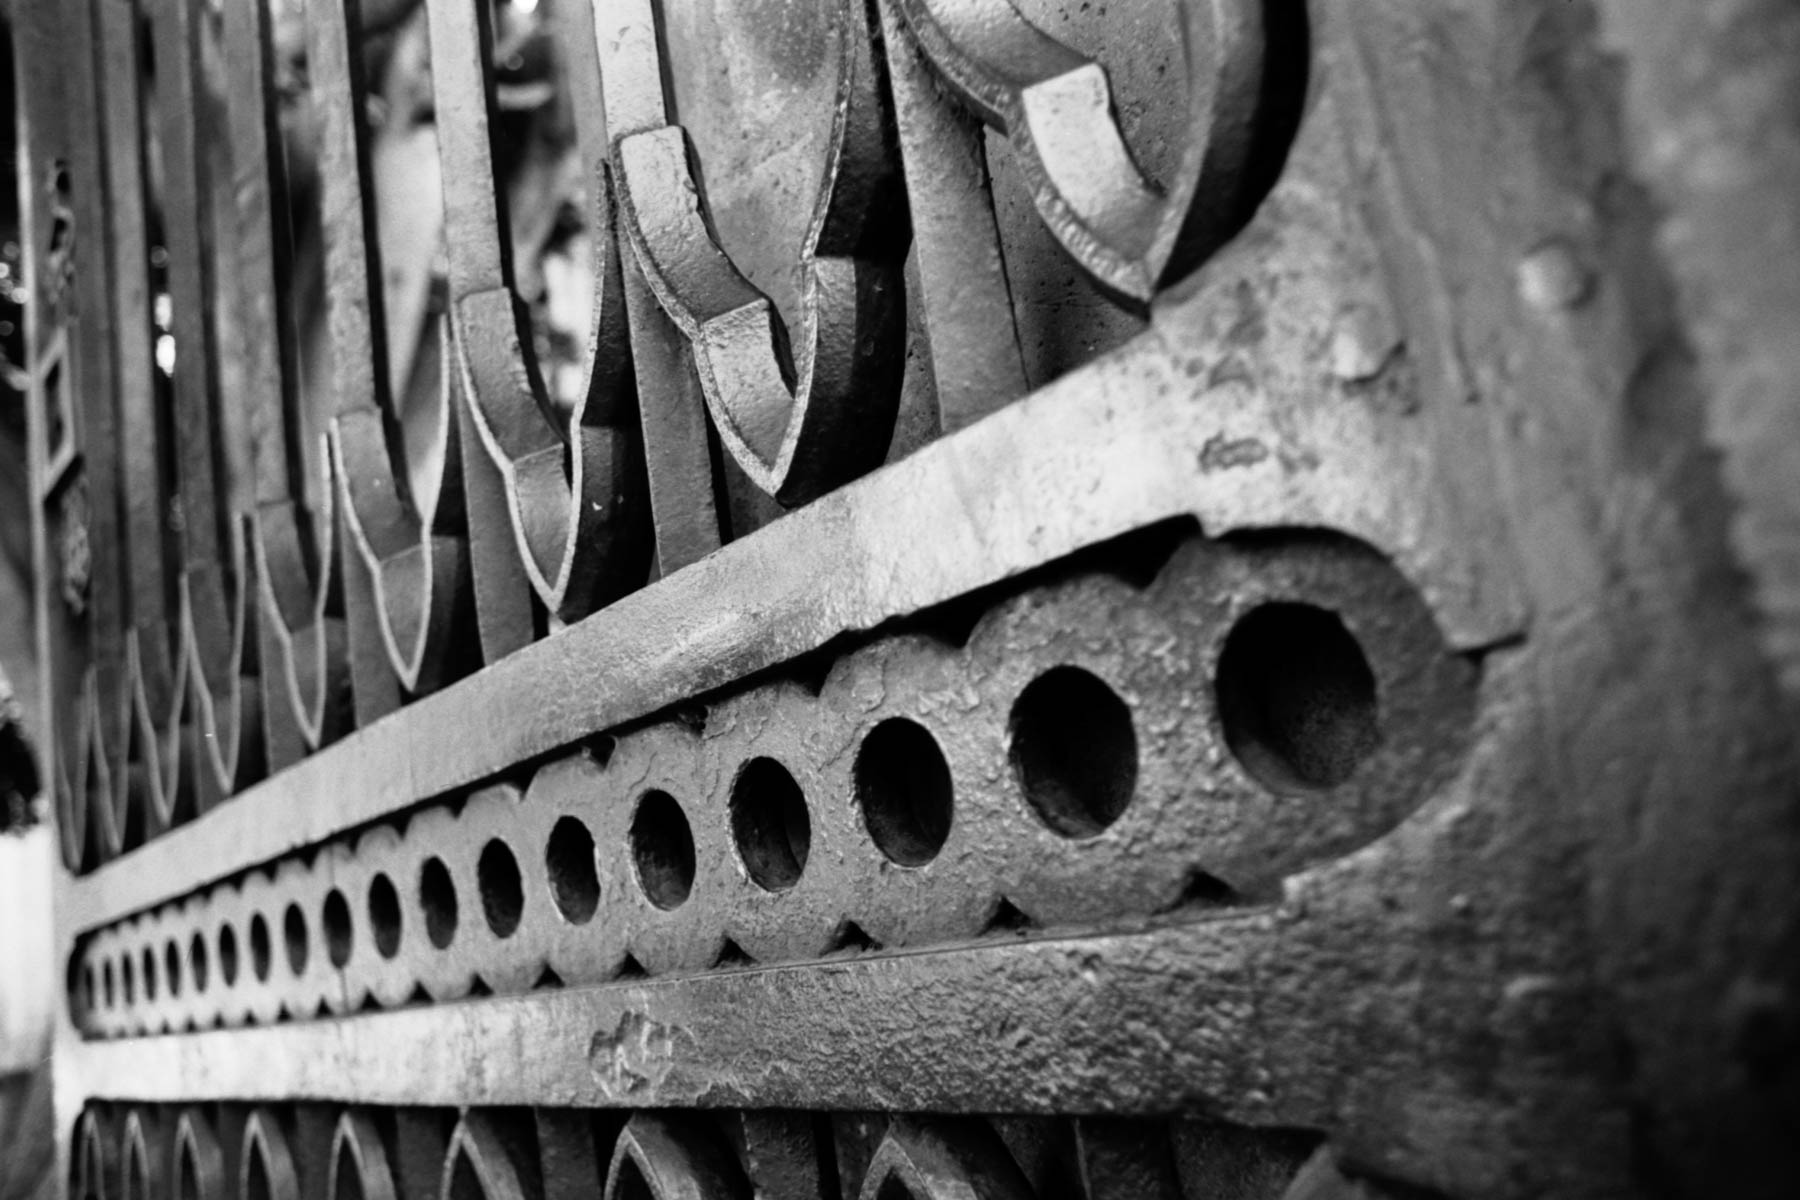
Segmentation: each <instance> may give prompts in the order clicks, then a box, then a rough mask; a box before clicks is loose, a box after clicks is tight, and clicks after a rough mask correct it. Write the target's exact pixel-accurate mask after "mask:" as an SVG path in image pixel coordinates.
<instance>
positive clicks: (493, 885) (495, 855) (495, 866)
mask: <svg viewBox="0 0 1800 1200" xmlns="http://www.w3.org/2000/svg"><path fill="white" fill-rule="evenodd" d="M475 882H476V884H477V886H479V887H480V888H481V911H482V914H483V915H484V916H486V917H487V923H488V928H489V929H491V930H493V931H494V936H495V937H502V938H505V937H511V936H512V935H513V930H515V929H517V928H518V927H519V917H520V916H521V915H522V914H523V913H524V911H525V888H524V883H523V881H522V880H521V879H520V878H519V860H518V859H516V858H514V857H513V852H512V847H510V846H508V845H507V844H506V843H505V842H503V841H501V840H500V839H499V838H494V839H492V840H490V841H489V842H488V844H487V845H485V846H483V847H482V848H481V858H480V859H479V860H477V861H476V863H475Z"/></svg>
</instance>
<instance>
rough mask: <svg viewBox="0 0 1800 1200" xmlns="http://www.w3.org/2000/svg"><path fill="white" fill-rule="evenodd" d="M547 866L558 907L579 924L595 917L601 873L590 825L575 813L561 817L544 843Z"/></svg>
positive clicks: (551, 893)
mask: <svg viewBox="0 0 1800 1200" xmlns="http://www.w3.org/2000/svg"><path fill="white" fill-rule="evenodd" d="M544 868H545V870H547V871H548V872H549V875H550V895H551V898H552V899H554V900H555V901H556V908H557V911H558V912H560V913H562V915H563V916H564V917H566V918H567V919H568V920H569V921H570V922H571V923H573V924H576V925H584V924H586V923H587V922H588V921H590V920H591V919H593V916H594V911H595V910H596V909H598V908H599V907H600V874H599V870H598V868H597V867H596V866H595V860H594V835H593V834H591V833H589V832H588V827H587V826H586V825H583V824H582V823H581V822H580V821H578V820H576V819H575V818H574V817H559V818H558V819H557V822H556V824H555V825H554V826H553V827H551V830H550V841H549V842H548V843H546V844H545V846H544Z"/></svg>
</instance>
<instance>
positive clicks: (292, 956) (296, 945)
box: [281, 904, 307, 976]
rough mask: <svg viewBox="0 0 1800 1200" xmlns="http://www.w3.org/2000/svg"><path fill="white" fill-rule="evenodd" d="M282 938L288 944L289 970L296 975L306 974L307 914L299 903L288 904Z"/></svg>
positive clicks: (282, 927)
mask: <svg viewBox="0 0 1800 1200" xmlns="http://www.w3.org/2000/svg"><path fill="white" fill-rule="evenodd" d="M281 938H282V941H283V943H284V944H285V945H286V946H287V964H288V970H290V971H292V972H293V973H294V974H295V975H296V976H299V975H304V974H306V954H307V945H306V914H305V913H302V912H301V911H300V906H299V905H298V904H290V905H288V906H287V913H286V914H285V915H284V916H283V917H282V919H281Z"/></svg>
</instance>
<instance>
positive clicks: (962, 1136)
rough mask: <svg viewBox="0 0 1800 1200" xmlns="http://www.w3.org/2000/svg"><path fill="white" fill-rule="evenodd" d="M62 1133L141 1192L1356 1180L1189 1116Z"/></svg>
mask: <svg viewBox="0 0 1800 1200" xmlns="http://www.w3.org/2000/svg"><path fill="white" fill-rule="evenodd" d="M76 1144H77V1147H78V1152H77V1154H76V1156H75V1164H74V1170H73V1171H72V1173H71V1176H70V1189H71V1191H72V1192H73V1193H74V1194H76V1195H80V1196H89V1195H106V1194H111V1193H112V1192H114V1191H117V1190H119V1189H120V1188H123V1189H124V1190H125V1191H126V1193H127V1194H129V1195H133V1196H145V1197H149V1198H151V1200H161V1198H162V1197H164V1196H194V1197H198V1198H201V1200H214V1198H216V1197H219V1196H223V1195H239V1194H241V1195H253V1196H267V1197H270V1200H297V1198H298V1197H301V1196H318V1197H331V1198H333V1200H336V1198H338V1197H345V1198H348V1197H350V1196H367V1197H397V1198H403V1200H411V1198H413V1197H419V1196H451V1197H471V1196H487V1197H491V1198H492V1200H527V1198H536V1197H545V1198H553V1197H575V1196H593V1195H605V1196H606V1197H608V1198H609V1200H614V1198H618V1200H626V1198H629V1197H633V1196H642V1197H656V1198H657V1200H696V1198H698V1197H702V1196H706V1197H720V1198H726V1197H735V1198H741V1200H748V1198H749V1197H751V1196H761V1195H778V1196H784V1197H792V1198H794V1200H822V1198H824V1197H827V1196H836V1195H843V1196H860V1197H866V1198H868V1200H875V1198H876V1197H880V1196H893V1195H906V1196H916V1197H920V1198H921V1200H925V1198H934V1200H935V1198H938V1197H945V1198H947V1197H956V1196H969V1195H981V1196H993V1197H996V1198H997V1200H1022V1198H1024V1197H1028V1196H1031V1195H1033V1194H1034V1191H1035V1192H1036V1193H1041V1194H1047V1195H1064V1194H1074V1193H1072V1192H1071V1191H1070V1189H1074V1188H1079V1189H1081V1191H1082V1192H1083V1193H1086V1194H1092V1195H1099V1196H1111V1195H1115V1194H1117V1195H1134V1196H1135V1195H1145V1196H1154V1197H1158V1198H1161V1200H1181V1198H1183V1197H1189V1196H1192V1197H1208V1196H1209V1197H1222V1198H1224V1200H1260V1198H1263V1197H1279V1196H1282V1195H1284V1194H1288V1195H1306V1196H1322V1195H1343V1196H1350V1195H1357V1194H1359V1193H1358V1192H1357V1191H1355V1190H1354V1188H1353V1186H1352V1185H1349V1184H1348V1183H1346V1181H1345V1180H1344V1179H1343V1177H1342V1176H1341V1174H1340V1173H1339V1171H1338V1168H1337V1166H1336V1163H1335V1161H1334V1160H1333V1159H1332V1157H1331V1155H1330V1154H1329V1152H1327V1151H1324V1150H1317V1149H1315V1148H1314V1147H1313V1144H1312V1141H1311V1139H1308V1138H1307V1137H1305V1136H1304V1135H1295V1134H1292V1133H1286V1132H1277V1133H1272V1134H1267V1135H1263V1136H1260V1137H1242V1136H1239V1137H1233V1136H1232V1135H1231V1133H1230V1132H1229V1131H1225V1130H1222V1129H1221V1127H1219V1126H1216V1125H1213V1124H1210V1123H1208V1122H1204V1121H1197V1120H1186V1121H1184V1120H1175V1121H1150V1120H1137V1121H1132V1120H1092V1119H1082V1118H1075V1119H1063V1120H1056V1121H1051V1120H1041V1119H1039V1120H1032V1119H1028V1118H1016V1117H996V1118H987V1117H979V1116H972V1117H938V1116H931V1115H926V1114H920V1115H910V1114H901V1115H897V1116H894V1117H891V1118H889V1117H886V1116H882V1115H878V1114H871V1113H849V1114H843V1115H838V1116H831V1115H827V1114H810V1113H793V1114H788V1113H772V1112H756V1111H742V1112H726V1113H706V1112H683V1111H675V1112H638V1113H634V1114H630V1115H629V1116H615V1115H613V1114H602V1113H593V1112H583V1111H580V1110H572V1109H564V1108H553V1107H540V1108H535V1109H523V1110H507V1109H471V1110H469V1111H466V1112H463V1113H460V1114H458V1113H456V1112H453V1111H447V1110H440V1109H430V1108H413V1109H384V1108H376V1107H368V1106H357V1107H351V1108H339V1107H336V1106H331V1105H323V1104H295V1105H286V1104H277V1105H257V1106H249V1105H242V1104H227V1105H219V1106H211V1105H209V1106H206V1107H203V1108H202V1107H190V1108H174V1107H156V1106H148V1105H123V1104H104V1105H96V1106H94V1107H93V1108H91V1109H89V1110H88V1111H86V1112H85V1113H83V1114H82V1117H81V1124H80V1129H79V1130H78V1133H77V1137H76ZM1124 1163H1131V1164H1133V1165H1134V1166H1136V1165H1137V1164H1142V1165H1141V1166H1136V1169H1134V1170H1131V1171H1129V1172H1128V1173H1127V1172H1120V1171H1119V1170H1118V1168H1119V1165H1120V1164H1124ZM1121 1176H1122V1177H1121ZM1290 1184H1292V1185H1293V1186H1295V1187H1304V1188H1311V1189H1314V1190H1310V1191H1304V1192H1288V1191H1286V1190H1285V1189H1286V1188H1287V1187H1288V1186H1289V1185H1290ZM1121 1188H1129V1189H1131V1190H1123V1191H1121V1190H1118V1189H1121ZM1321 1188H1325V1189H1328V1190H1319V1189H1321ZM1338 1189H1342V1190H1338Z"/></svg>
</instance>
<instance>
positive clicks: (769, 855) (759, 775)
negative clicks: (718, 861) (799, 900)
mask: <svg viewBox="0 0 1800 1200" xmlns="http://www.w3.org/2000/svg"><path fill="white" fill-rule="evenodd" d="M731 836H732V838H733V840H735V841H736V842H737V848H738V857H739V858H741V859H743V861H744V869H745V870H747V871H749V872H750V878H751V879H753V880H755V881H756V885H757V886H758V887H760V888H762V889H763V890H764V891H767V892H780V891H785V890H787V889H788V888H791V887H793V886H794V885H795V884H796V883H799V882H800V875H801V872H803V871H805V870H806V856H807V854H808V853H810V852H811V850H812V817H811V816H810V815H809V814H808V813H807V811H806V797H805V795H804V794H802V792H801V791H800V785H799V784H797V783H795V782H794V777H793V776H792V775H790V774H789V773H788V769H787V768H786V767H784V766H782V765H781V764H780V763H778V762H776V761H775V760H774V759H772V758H753V759H751V760H750V761H749V762H747V763H745V764H744V767H743V769H742V770H741V771H739V772H738V776H737V782H735V783H733V784H732V785H731Z"/></svg>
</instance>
